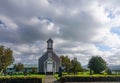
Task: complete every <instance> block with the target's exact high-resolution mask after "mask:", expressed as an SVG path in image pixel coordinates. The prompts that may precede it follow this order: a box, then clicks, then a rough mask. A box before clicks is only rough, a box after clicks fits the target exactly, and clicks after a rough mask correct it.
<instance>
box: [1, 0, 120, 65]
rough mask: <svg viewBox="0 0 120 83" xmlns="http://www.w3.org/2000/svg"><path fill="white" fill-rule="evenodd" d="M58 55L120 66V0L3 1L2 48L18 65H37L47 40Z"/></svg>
mask: <svg viewBox="0 0 120 83" xmlns="http://www.w3.org/2000/svg"><path fill="white" fill-rule="evenodd" d="M49 37H51V38H52V39H53V40H54V51H55V52H56V54H58V56H60V55H67V56H69V57H70V58H71V59H72V58H74V57H77V59H78V60H79V61H80V62H81V64H82V65H86V64H88V60H89V59H90V58H91V56H96V55H97V56H101V57H103V58H104V59H105V60H106V61H107V63H108V64H115V65H120V0H0V45H5V46H6V47H9V48H11V49H12V50H13V52H14V57H15V63H18V62H22V63H25V64H26V63H30V64H32V63H35V64H37V63H38V58H39V57H41V56H42V54H43V53H44V52H45V51H46V41H47V39H49Z"/></svg>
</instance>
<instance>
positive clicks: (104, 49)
mask: <svg viewBox="0 0 120 83" xmlns="http://www.w3.org/2000/svg"><path fill="white" fill-rule="evenodd" d="M96 46H97V47H98V49H99V50H101V51H109V50H110V49H111V48H110V47H109V46H107V45H96Z"/></svg>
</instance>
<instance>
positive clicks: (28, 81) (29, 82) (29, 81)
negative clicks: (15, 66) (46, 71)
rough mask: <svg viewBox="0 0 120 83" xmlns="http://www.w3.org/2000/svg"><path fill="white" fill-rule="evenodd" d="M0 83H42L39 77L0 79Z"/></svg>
mask: <svg viewBox="0 0 120 83" xmlns="http://www.w3.org/2000/svg"><path fill="white" fill-rule="evenodd" d="M0 83H42V78H39V77H27V76H26V77H25V76H24V77H0Z"/></svg>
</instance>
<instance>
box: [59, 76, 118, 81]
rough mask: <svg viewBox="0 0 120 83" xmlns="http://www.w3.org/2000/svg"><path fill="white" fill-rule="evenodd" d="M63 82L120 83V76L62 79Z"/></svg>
mask: <svg viewBox="0 0 120 83" xmlns="http://www.w3.org/2000/svg"><path fill="white" fill-rule="evenodd" d="M60 80H61V82H120V76H102V77H93V76H92V77H62V78H61V79H60Z"/></svg>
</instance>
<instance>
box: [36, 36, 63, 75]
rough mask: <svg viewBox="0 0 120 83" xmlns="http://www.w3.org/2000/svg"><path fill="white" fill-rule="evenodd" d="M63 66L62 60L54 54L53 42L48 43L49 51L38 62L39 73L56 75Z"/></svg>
mask: <svg viewBox="0 0 120 83" xmlns="http://www.w3.org/2000/svg"><path fill="white" fill-rule="evenodd" d="M60 66H61V62H60V58H59V57H58V56H57V55H56V54H55V52H53V40H52V39H51V38H50V39H49V40H48V41H47V51H46V52H45V53H44V54H43V55H42V57H40V58H39V60H38V70H39V73H45V74H54V73H57V72H58V70H59V67H60Z"/></svg>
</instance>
